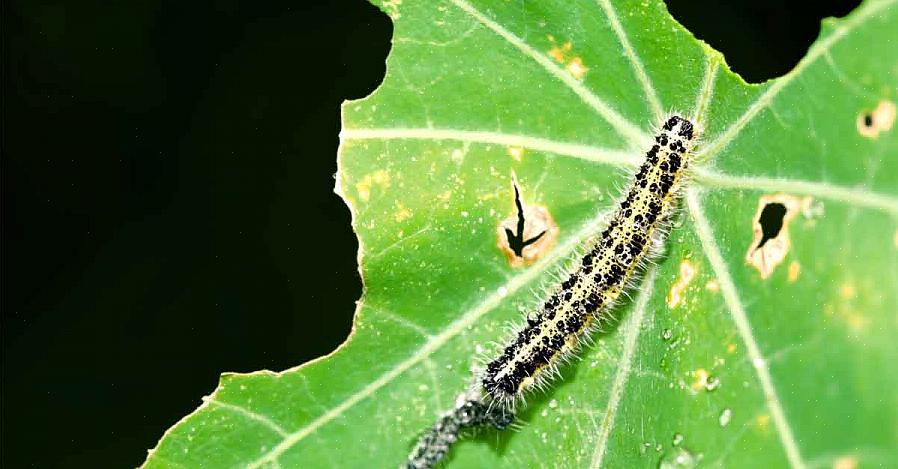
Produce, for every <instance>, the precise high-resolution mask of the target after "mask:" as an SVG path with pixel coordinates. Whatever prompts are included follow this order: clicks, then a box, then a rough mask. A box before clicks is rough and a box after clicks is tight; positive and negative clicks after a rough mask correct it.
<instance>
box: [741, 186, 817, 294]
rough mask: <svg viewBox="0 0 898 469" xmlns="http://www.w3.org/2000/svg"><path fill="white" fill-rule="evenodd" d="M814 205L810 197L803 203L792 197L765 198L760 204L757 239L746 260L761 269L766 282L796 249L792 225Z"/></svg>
mask: <svg viewBox="0 0 898 469" xmlns="http://www.w3.org/2000/svg"><path fill="white" fill-rule="evenodd" d="M810 204H811V199H810V198H809V197H808V198H805V199H804V200H802V199H799V198H798V197H795V196H792V195H788V194H774V195H765V196H763V197H761V199H760V200H758V211H757V212H756V214H755V217H754V220H753V221H752V231H753V233H754V234H753V239H752V242H751V244H749V246H748V253H746V255H745V260H746V262H748V264H749V265H751V266H752V267H754V268H756V269H758V272H760V274H761V278H762V279H766V278H767V277H769V276H770V275H771V274H772V273H773V271H774V270H776V267H777V266H778V265H780V263H782V262H783V260H784V259H785V258H786V255H787V254H788V253H789V249H790V248H791V245H792V244H791V240H790V239H789V230H788V228H789V223H790V222H791V221H792V219H793V218H795V215H796V214H797V213H799V212H800V211H801V209H802V207H805V206H809V205H810Z"/></svg>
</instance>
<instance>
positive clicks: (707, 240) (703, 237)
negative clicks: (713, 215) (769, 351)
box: [686, 189, 805, 469]
mask: <svg viewBox="0 0 898 469" xmlns="http://www.w3.org/2000/svg"><path fill="white" fill-rule="evenodd" d="M686 205H687V207H688V208H689V213H690V214H691V215H692V219H693V220H694V221H695V232H696V233H697V234H698V238H699V241H700V243H701V245H702V248H703V250H704V252H705V256H707V258H708V262H709V263H710V264H711V268H712V269H713V270H714V274H715V275H716V276H717V281H718V282H720V291H721V292H722V293H723V298H724V302H725V303H726V305H727V307H728V308H729V311H730V316H731V317H732V319H733V322H734V323H735V324H736V329H737V330H738V332H739V335H740V336H741V337H742V342H743V343H744V344H745V348H746V350H747V352H748V357H749V358H750V359H751V363H752V366H753V367H754V369H755V374H756V375H757V378H758V382H759V383H760V384H761V389H762V390H763V392H764V398H765V401H766V403H767V408H768V409H769V410H770V414H771V416H772V417H773V424H774V426H776V429H777V433H778V434H779V437H780V442H781V443H782V445H783V449H784V450H785V452H786V458H787V459H788V460H789V465H790V466H791V467H793V468H796V469H804V467H805V463H804V460H803V459H802V457H801V451H800V450H799V448H798V443H797V441H796V440H795V435H794V434H793V433H792V427H791V426H790V425H789V422H788V421H787V420H786V413H785V411H783V405H782V403H781V402H780V400H779V397H778V395H777V393H776V387H775V386H774V385H773V378H772V377H771V376H770V369H769V367H768V366H767V361H766V360H764V357H763V355H762V354H761V349H760V347H759V346H758V342H757V341H756V340H755V336H754V333H753V332H752V329H751V323H749V321H748V316H747V315H746V314H745V308H744V307H743V306H742V301H741V300H740V299H739V293H738V292H737V291H736V285H735V284H734V283H733V278H732V277H731V276H730V271H729V268H728V267H727V265H726V261H724V260H723V255H722V254H721V253H720V247H719V246H718V245H717V242H716V241H715V240H714V232H713V230H712V229H711V225H710V224H709V223H708V219H707V218H705V215H704V212H703V210H702V207H701V203H700V202H699V199H698V195H697V194H696V192H695V189H689V190H687V191H686Z"/></svg>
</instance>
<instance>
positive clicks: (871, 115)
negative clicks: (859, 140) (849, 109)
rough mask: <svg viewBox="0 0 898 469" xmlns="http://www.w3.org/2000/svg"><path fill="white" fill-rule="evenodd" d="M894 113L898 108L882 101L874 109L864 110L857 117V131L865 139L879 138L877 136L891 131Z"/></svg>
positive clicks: (889, 102)
mask: <svg viewBox="0 0 898 469" xmlns="http://www.w3.org/2000/svg"><path fill="white" fill-rule="evenodd" d="M896 113H898V108H896V106H895V103H893V102H891V101H886V100H882V101H880V102H879V103H878V104H877V105H876V109H874V110H872V111H871V110H869V109H865V110H863V111H861V112H860V113H859V114H858V115H857V131H858V133H859V134H861V135H862V136H864V137H867V138H873V139H875V138H879V134H881V133H883V132H888V131H889V130H892V125H894V124H895V115H896Z"/></svg>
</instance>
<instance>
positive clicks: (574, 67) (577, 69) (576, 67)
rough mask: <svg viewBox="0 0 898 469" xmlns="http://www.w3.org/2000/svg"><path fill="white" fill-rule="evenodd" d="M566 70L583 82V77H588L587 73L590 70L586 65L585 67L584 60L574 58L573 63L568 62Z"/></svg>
mask: <svg viewBox="0 0 898 469" xmlns="http://www.w3.org/2000/svg"><path fill="white" fill-rule="evenodd" d="M566 68H567V71H568V72H570V73H571V75H573V76H574V78H576V79H578V80H582V79H583V75H586V72H587V71H588V70H589V69H588V68H586V65H583V59H581V58H580V57H574V58H573V59H571V61H570V62H568V64H567V67H566Z"/></svg>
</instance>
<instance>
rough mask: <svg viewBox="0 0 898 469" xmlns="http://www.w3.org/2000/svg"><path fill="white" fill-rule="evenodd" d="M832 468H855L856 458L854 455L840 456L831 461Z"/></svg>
mask: <svg viewBox="0 0 898 469" xmlns="http://www.w3.org/2000/svg"><path fill="white" fill-rule="evenodd" d="M833 469H857V458H856V457H854V456H841V457H839V458H838V459H836V460H835V461H833Z"/></svg>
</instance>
